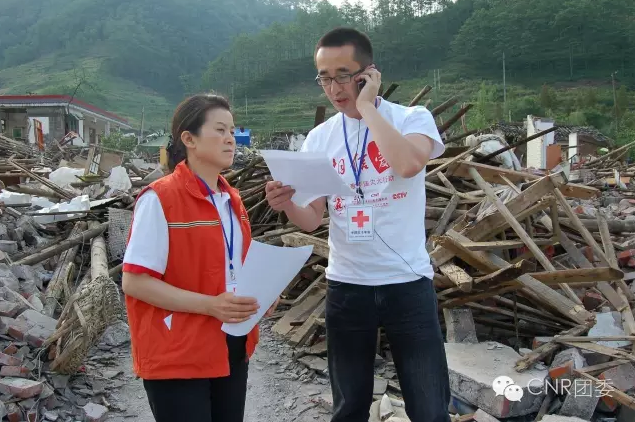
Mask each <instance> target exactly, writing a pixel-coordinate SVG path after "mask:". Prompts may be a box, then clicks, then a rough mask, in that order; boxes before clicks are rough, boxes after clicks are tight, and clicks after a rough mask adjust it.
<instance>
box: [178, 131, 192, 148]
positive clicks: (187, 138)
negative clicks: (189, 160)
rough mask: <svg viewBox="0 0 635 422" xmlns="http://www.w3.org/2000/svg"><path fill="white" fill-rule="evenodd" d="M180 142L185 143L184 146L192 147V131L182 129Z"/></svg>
mask: <svg viewBox="0 0 635 422" xmlns="http://www.w3.org/2000/svg"><path fill="white" fill-rule="evenodd" d="M181 142H183V145H185V147H186V148H192V147H194V137H193V136H192V133H190V132H189V131H187V130H184V131H183V132H182V133H181Z"/></svg>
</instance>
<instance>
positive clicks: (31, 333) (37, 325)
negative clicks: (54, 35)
mask: <svg viewBox="0 0 635 422" xmlns="http://www.w3.org/2000/svg"><path fill="white" fill-rule="evenodd" d="M16 322H17V323H18V324H20V325H21V328H24V327H26V330H20V334H21V335H22V338H20V340H25V341H26V342H27V343H28V344H29V345H31V346H33V347H41V346H42V344H43V343H44V341H46V339H47V338H49V337H50V336H51V335H52V334H53V332H55V328H56V326H57V320H55V319H53V318H51V317H48V316H46V315H43V314H41V313H39V312H37V311H34V310H33V309H27V310H26V311H24V312H22V313H21V314H20V316H19V317H17V318H16ZM9 330H11V328H9ZM9 334H11V332H9Z"/></svg>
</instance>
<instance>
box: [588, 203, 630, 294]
mask: <svg viewBox="0 0 635 422" xmlns="http://www.w3.org/2000/svg"><path fill="white" fill-rule="evenodd" d="M597 220H598V227H599V228H600V237H601V239H602V247H603V248H604V254H605V255H606V259H607V261H608V262H609V265H610V266H611V267H613V268H618V269H619V265H618V263H617V256H616V255H615V248H614V247H613V240H612V239H611V233H609V225H608V223H607V221H606V217H605V216H604V214H602V213H601V212H598V213H597ZM615 284H616V285H617V286H619V288H620V289H621V290H622V293H623V294H624V295H625V296H626V302H633V301H635V295H633V292H631V289H629V287H628V286H627V285H626V282H625V281H624V280H623V279H622V280H616V282H615Z"/></svg>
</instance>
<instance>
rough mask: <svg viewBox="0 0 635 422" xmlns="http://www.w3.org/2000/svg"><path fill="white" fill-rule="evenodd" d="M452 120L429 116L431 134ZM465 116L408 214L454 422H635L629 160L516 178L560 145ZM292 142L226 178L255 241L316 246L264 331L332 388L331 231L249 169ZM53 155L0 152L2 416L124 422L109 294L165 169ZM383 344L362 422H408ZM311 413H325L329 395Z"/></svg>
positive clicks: (116, 302) (118, 309)
mask: <svg viewBox="0 0 635 422" xmlns="http://www.w3.org/2000/svg"><path fill="white" fill-rule="evenodd" d="M395 88H396V87H394V86H391V87H390V88H389V89H388V90H387V91H386V93H385V94H383V95H384V98H387V97H388V96H389V95H390V93H392V92H394V90H395ZM430 90H431V88H430V87H425V88H424V89H423V90H422V91H421V92H420V93H419V94H418V95H417V96H416V97H415V98H414V99H413V100H412V101H411V102H410V104H409V105H411V106H412V105H415V104H418V103H419V102H420V101H421V100H422V99H423V98H424V97H425V95H426V94H428V92H429V91H430ZM457 103H458V99H457V98H456V97H454V98H450V99H449V100H447V101H446V102H444V103H443V104H441V105H439V106H438V107H436V108H434V109H433V110H432V114H433V115H434V116H435V117H437V118H438V120H439V121H441V120H442V119H440V118H439V116H440V114H441V113H443V112H445V111H447V110H449V109H450V108H451V107H452V106H454V105H456V104H457ZM471 107H472V105H471V104H467V105H465V106H462V107H460V109H459V110H458V111H457V112H456V113H455V114H454V115H453V116H451V117H450V118H449V119H443V120H444V121H442V122H441V123H439V124H438V129H439V132H440V133H441V134H442V136H443V138H444V142H445V143H446V144H447V149H446V152H445V153H444V155H443V156H441V157H438V158H436V159H434V160H432V161H431V162H430V163H429V165H428V167H427V171H426V178H425V187H426V191H427V197H428V200H427V206H426V209H425V210H415V211H416V212H425V225H426V229H427V234H428V238H427V239H428V240H427V245H426V246H427V249H428V251H429V253H430V256H431V260H432V263H433V265H434V268H435V276H434V280H433V282H434V285H435V288H436V291H437V297H438V309H439V319H440V321H441V325H442V329H443V333H444V335H445V339H446V344H445V347H446V352H447V358H448V364H449V369H450V381H451V389H452V403H451V405H450V408H449V409H448V410H449V412H450V413H451V414H452V417H453V420H455V421H465V422H467V421H472V420H475V421H495V420H505V421H514V422H520V421H538V420H543V421H548V420H551V421H575V420H582V421H596V420H602V418H604V420H607V421H608V420H612V419H611V418H613V419H614V420H616V421H618V422H625V421H632V420H635V419H634V417H633V415H634V413H633V412H634V411H635V367H634V366H633V365H634V364H635V354H634V347H635V346H634V345H635V317H634V314H633V309H635V285H634V284H633V282H632V281H633V280H634V279H635V198H634V197H633V196H632V192H633V189H632V184H631V182H630V177H632V174H633V173H635V171H634V170H635V168H631V167H629V166H628V165H627V164H625V163H624V159H625V157H626V155H627V153H628V152H629V150H630V148H631V147H633V146H635V143H634V144H628V145H625V146H623V147H620V148H616V149H614V150H613V151H611V152H609V153H608V154H605V155H604V156H602V157H599V158H595V159H591V160H586V161H584V162H581V163H579V164H577V165H574V166H565V165H561V166H560V167H559V168H556V169H552V170H550V171H540V170H535V169H532V170H528V169H523V168H521V167H520V164H519V162H518V159H517V158H516V157H515V156H514V154H513V149H514V148H515V147H517V146H519V145H523V144H526V143H527V142H530V141H531V140H532V139H536V138H538V137H540V136H543V135H545V134H546V133H549V132H550V131H552V130H555V129H554V128H552V129H547V130H545V131H543V132H540V133H537V134H535V135H532V136H530V137H526V138H523V139H519V140H515V141H514V142H513V143H509V144H508V143H507V142H506V141H505V140H504V139H503V138H500V137H497V136H496V135H493V134H492V133H491V131H490V130H484V131H482V132H479V131H471V132H465V131H462V130H458V131H457V130H456V129H453V128H454V126H455V124H456V123H457V122H459V121H461V119H462V117H463V116H464V115H465V114H466V113H467V112H468V111H469V110H470V108H471ZM321 116H322V118H324V114H323V110H322V113H321ZM316 123H319V119H318V116H317V115H316ZM457 126H459V125H457ZM465 138H467V139H465ZM464 139H465V142H464V145H461V146H450V145H453V144H454V143H456V142H460V141H462V140H464ZM302 140H303V138H302V139H300V138H297V139H296V138H293V139H291V138H289V137H288V136H284V137H276V138H275V139H273V140H272V142H270V143H268V144H267V143H266V142H265V143H262V142H261V143H259V144H258V146H257V147H251V148H250V147H242V146H241V147H239V149H238V152H237V154H236V160H235V163H234V166H233V167H232V168H231V169H229V170H228V171H227V172H225V173H224V176H225V177H226V178H227V179H228V181H229V182H230V183H231V184H232V185H233V186H235V187H236V188H238V189H239V190H240V193H241V197H242V199H243V202H244V204H245V207H246V209H247V212H248V214H249V217H250V222H251V226H252V235H253V238H254V239H255V240H257V241H261V242H267V243H271V244H275V245H279V246H284V245H286V246H303V245H313V255H312V256H311V258H310V259H309V260H308V262H307V263H306V265H305V266H304V268H303V269H302V270H301V271H300V272H299V274H297V276H296V277H295V278H294V279H293V280H292V282H291V283H290V284H289V285H288V286H287V288H286V289H285V291H284V292H283V294H282V300H281V304H280V307H279V309H278V311H277V312H276V313H275V314H274V315H273V316H272V317H271V321H269V322H268V324H267V325H269V324H271V331H272V332H274V333H275V334H276V335H277V336H279V337H280V338H283V339H284V340H285V342H286V344H287V345H289V346H290V347H292V348H293V350H294V357H293V359H294V365H291V366H289V367H288V368H290V369H289V370H290V371H294V372H295V373H296V375H297V377H298V379H301V380H303V381H307V382H308V381H311V380H317V382H319V383H321V384H325V383H326V382H327V380H328V378H327V375H328V369H327V363H326V362H327V361H326V354H327V348H326V336H325V328H324V311H325V291H326V283H325V274H324V269H325V267H326V266H327V264H328V255H329V246H328V239H327V236H328V225H329V218H328V216H325V218H324V219H323V221H322V224H321V225H320V227H319V228H318V229H317V230H315V231H314V232H311V233H305V232H302V231H301V230H300V229H299V228H298V227H295V226H294V225H293V224H291V223H290V222H289V221H288V219H287V218H286V216H285V215H284V214H283V213H278V212H276V211H274V210H273V209H271V208H270V207H269V206H268V204H267V201H266V198H265V184H266V182H267V181H269V180H271V175H270V173H269V171H268V169H267V166H266V164H265V162H264V160H263V158H262V156H261V155H260V154H258V149H261V148H266V149H272V148H274V149H291V150H295V149H297V145H296V143H299V142H301V141H302ZM51 148H52V150H51V151H46V152H45V153H44V154H41V153H40V152H38V151H33V150H32V149H31V148H30V147H27V146H24V145H22V144H20V143H18V142H15V141H12V140H10V139H9V138H5V137H3V138H2V139H1V140H0V157H2V158H0V167H2V171H3V173H2V177H1V180H2V181H3V185H2V191H1V192H0V203H1V205H0V318H1V319H0V330H1V332H0V415H1V416H2V417H5V418H6V419H7V420H10V421H22V420H29V421H42V420H47V421H62V422H67V421H75V420H90V421H103V420H105V419H106V418H107V417H108V416H109V415H112V414H116V415H118V416H121V417H125V416H126V409H125V408H124V406H121V405H120V404H119V400H118V398H117V389H118V388H120V387H121V386H122V384H123V383H124V381H123V379H122V374H121V372H120V371H118V370H117V369H116V363H117V362H118V361H119V360H120V359H121V358H122V356H125V355H126V354H127V353H129V351H128V350H127V342H128V341H129V334H128V329H127V326H126V324H125V321H126V317H125V308H124V306H123V301H122V299H121V292H120V288H119V286H118V283H117V281H118V280H117V278H118V276H119V273H120V271H121V267H122V265H121V260H122V258H123V254H124V252H125V240H126V237H127V233H128V230H129V227H130V223H131V219H132V211H133V207H134V199H135V198H136V196H137V195H138V193H139V192H140V190H141V189H142V188H143V187H144V186H147V185H148V184H149V183H151V182H152V181H153V180H156V179H157V178H160V177H162V176H163V175H164V174H165V173H166V170H165V169H163V168H161V167H160V166H159V165H157V164H153V163H146V162H144V161H143V160H140V159H137V158H135V157H117V156H116V155H113V154H111V155H108V152H106V151H101V150H100V149H99V147H91V150H90V151H89V153H88V154H87V155H83V154H78V155H72V154H70V153H69V152H68V151H66V150H64V149H63V148H61V147H59V146H51ZM55 148H57V149H55ZM100 160H101V163H100ZM104 162H108V163H110V164H104ZM377 334H378V346H377V356H376V365H375V389H374V395H375V399H376V400H375V402H374V403H373V407H372V409H371V418H370V420H371V421H391V422H400V421H401V422H405V421H407V420H408V419H407V416H406V415H405V410H404V403H403V401H402V398H401V390H400V386H399V382H398V379H397V376H396V372H397V371H396V368H395V365H394V361H393V359H392V356H391V352H390V347H389V344H388V342H387V341H386V335H385V333H384V332H383V330H379V332H378V333H377ZM296 365H301V367H300V368H301V369H300V368H297V367H296ZM584 387H586V388H588V392H585V390H584ZM581 391H582V392H581ZM314 400H315V401H316V403H319V404H320V405H321V406H323V407H325V408H327V409H328V408H329V406H330V405H332V399H331V398H330V397H329V396H328V395H319V396H317V397H315V398H314ZM576 418H577V419H576Z"/></svg>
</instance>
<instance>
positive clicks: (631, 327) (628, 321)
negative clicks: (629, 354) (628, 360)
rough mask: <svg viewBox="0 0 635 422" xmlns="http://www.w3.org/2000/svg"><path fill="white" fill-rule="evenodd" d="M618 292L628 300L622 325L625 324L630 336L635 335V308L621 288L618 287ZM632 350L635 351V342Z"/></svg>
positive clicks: (623, 298)
mask: <svg viewBox="0 0 635 422" xmlns="http://www.w3.org/2000/svg"><path fill="white" fill-rule="evenodd" d="M617 293H618V295H619V296H620V298H621V299H622V300H624V302H626V307H625V308H624V309H622V325H623V326H624V332H625V333H626V334H628V335H629V336H632V335H635V317H634V316H633V310H632V309H631V307H630V305H629V304H628V300H627V299H626V295H625V294H624V292H623V291H622V289H621V288H619V287H618V289H617ZM631 341H633V340H631ZM631 350H632V351H634V352H635V342H634V343H633V345H632V347H631Z"/></svg>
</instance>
